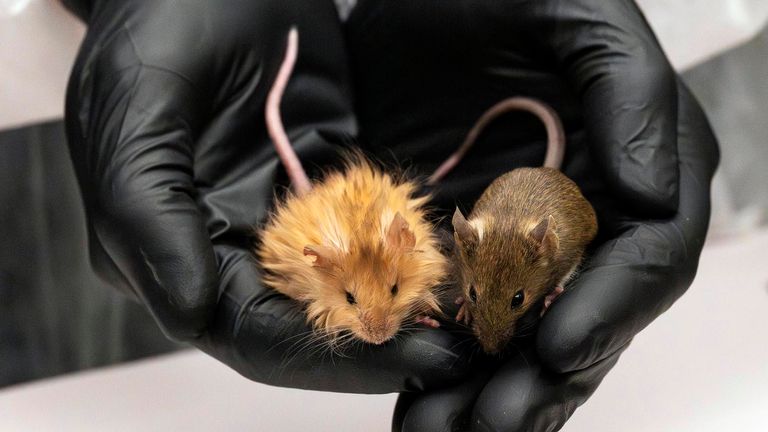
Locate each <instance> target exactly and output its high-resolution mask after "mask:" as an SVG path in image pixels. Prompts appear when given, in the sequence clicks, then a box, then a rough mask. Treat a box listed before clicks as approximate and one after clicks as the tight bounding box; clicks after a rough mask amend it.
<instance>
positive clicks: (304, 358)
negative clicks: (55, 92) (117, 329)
mask: <svg viewBox="0 0 768 432" xmlns="http://www.w3.org/2000/svg"><path fill="white" fill-rule="evenodd" d="M72 3H76V2H72ZM74 6H76V7H75V10H79V11H82V12H83V14H82V16H83V17H85V18H86V19H87V22H88V33H87V35H86V38H85V41H84V42H83V45H82V48H81V49H80V53H79V55H78V57H77V61H76V64H75V66H74V70H73V72H72V76H71V79H70V83H69V88H68V94H67V103H66V126H67V135H68V139H69V145H70V152H71V156H72V160H73V162H74V164H75V169H76V173H77V176H78V180H79V183H80V188H81V190H82V194H83V198H84V201H85V208H86V212H87V218H88V226H89V235H90V253H91V258H92V262H93V265H94V267H95V269H96V270H97V272H98V273H99V274H100V276H101V277H102V278H104V279H105V280H106V281H108V282H110V283H112V284H114V285H117V286H119V287H120V288H122V289H123V290H124V291H125V292H127V293H129V294H131V295H133V296H134V297H135V298H137V299H139V300H140V301H141V302H143V304H144V305H146V307H147V308H148V309H149V311H150V312H151V313H152V314H153V316H154V317H155V319H156V320H157V322H158V324H159V325H160V326H161V327H162V329H163V330H164V331H165V333H166V334H167V335H168V336H169V337H171V338H174V339H177V340H181V341H187V342H189V343H191V344H193V345H195V346H197V347H199V348H201V349H203V350H205V351H206V352H208V353H210V354H211V355H213V356H214V357H216V358H218V359H220V360H221V361H223V362H224V363H226V364H228V365H229V366H231V367H233V368H234V369H236V370H237V371H239V372H240V373H241V374H243V375H245V376H246V377H248V378H250V379H253V380H257V381H261V382H264V383H268V384H274V385H281V386H291V387H299V388H311V389H322V390H333V391H346V392H365V393H380V392H393V391H403V390H421V389H425V388H428V387H430V386H434V385H435V384H444V383H446V382H450V381H451V380H452V379H453V380H455V379H456V377H459V376H461V374H462V373H463V370H464V369H465V361H464V358H462V357H461V356H459V355H458V354H457V353H456V352H454V351H452V350H451V347H452V345H453V344H454V343H455V341H454V339H453V337H452V336H450V335H449V334H448V333H447V332H444V331H433V330H423V331H416V332H413V333H411V334H409V335H405V336H402V337H401V339H400V340H399V341H398V343H397V344H389V345H387V346H383V347H375V346H365V347H362V348H361V349H360V350H359V351H357V352H355V353H349V354H348V355H347V356H345V357H338V356H336V357H334V358H331V357H330V355H329V352H328V350H327V349H325V347H323V346H322V345H320V344H319V343H316V342H314V341H312V340H311V339H310V336H311V332H310V329H309V328H308V327H307V325H306V324H305V316H304V314H303V312H302V310H301V307H300V306H299V305H298V304H297V303H296V302H294V301H293V300H290V299H288V298H286V297H284V296H282V295H279V294H277V293H276V292H275V291H273V290H271V289H267V288H265V287H263V286H262V285H261V282H260V277H259V275H258V273H257V270H256V268H255V266H254V263H253V261H252V256H251V248H252V244H251V241H252V238H253V232H252V227H253V226H254V225H255V224H257V223H259V222H261V221H263V219H264V217H265V216H266V214H267V211H268V210H269V208H270V206H271V203H272V202H273V201H272V200H273V196H274V192H273V191H274V188H275V185H276V182H277V183H280V184H282V185H283V186H285V185H286V178H285V175H284V172H283V170H282V167H281V165H280V164H279V162H278V160H277V158H276V155H275V152H274V150H273V148H272V145H271V143H270V141H269V140H268V139H267V137H266V131H265V126H264V112H263V107H264V101H265V97H266V94H267V91H268V89H269V86H271V83H272V80H273V78H274V76H275V74H276V72H277V68H278V66H279V64H280V62H281V61H282V59H283V53H284V50H285V46H286V40H287V34H288V29H289V27H290V26H291V25H297V26H298V29H299V32H300V40H301V42H300V49H299V51H300V55H299V60H298V64H297V66H296V70H295V72H294V75H293V77H292V79H291V82H290V84H289V86H288V89H287V91H286V94H285V97H284V99H283V103H282V111H283V117H284V120H285V123H286V127H287V129H288V133H289V134H290V136H291V138H292V140H293V143H294V144H295V147H296V149H297V151H298V153H299V156H300V158H301V159H302V160H303V161H304V162H305V165H307V167H308V168H316V167H317V166H321V165H323V164H325V163H326V162H329V161H331V160H334V159H335V158H336V156H337V153H336V150H337V149H336V145H337V144H338V143H339V141H340V140H342V139H344V137H345V136H346V134H353V133H355V131H356V120H355V117H354V116H353V114H352V110H351V93H350V86H349V84H348V70H347V59H346V56H345V53H344V51H343V40H342V34H341V28H340V24H339V22H338V18H337V15H336V11H335V9H334V6H333V3H332V2H331V1H330V0H328V1H325V0H311V1H310V0H288V1H286V0H263V1H262V0H217V1H210V0H189V1H183V2H181V1H172V0H122V1H106V0H103V1H100V0H93V1H92V2H82V3H78V4H77V5H74ZM318 172H319V170H316V171H315V172H314V173H315V174H317V173H318Z"/></svg>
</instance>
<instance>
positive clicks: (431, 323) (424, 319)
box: [415, 315, 440, 328]
mask: <svg viewBox="0 0 768 432" xmlns="http://www.w3.org/2000/svg"><path fill="white" fill-rule="evenodd" d="M415 321H416V324H423V325H425V326H427V327H432V328H439V327H440V323H439V322H438V321H437V320H436V319H434V318H432V317H428V316H426V315H416V319H415Z"/></svg>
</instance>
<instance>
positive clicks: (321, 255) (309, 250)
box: [304, 245, 336, 269]
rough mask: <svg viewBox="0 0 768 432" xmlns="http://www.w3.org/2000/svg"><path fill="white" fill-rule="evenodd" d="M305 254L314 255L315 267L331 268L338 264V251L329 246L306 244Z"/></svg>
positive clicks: (313, 264)
mask: <svg viewBox="0 0 768 432" xmlns="http://www.w3.org/2000/svg"><path fill="white" fill-rule="evenodd" d="M304 256H308V257H312V258H314V259H315V260H314V261H313V262H312V266H313V267H321V268H324V269H330V268H332V267H333V266H334V265H336V251H334V250H333V248H331V247H329V246H320V245H306V246H304Z"/></svg>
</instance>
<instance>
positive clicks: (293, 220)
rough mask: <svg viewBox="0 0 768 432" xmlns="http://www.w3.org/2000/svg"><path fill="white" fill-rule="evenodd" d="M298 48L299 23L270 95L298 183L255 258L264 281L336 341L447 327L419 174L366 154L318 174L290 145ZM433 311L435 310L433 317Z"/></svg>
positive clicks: (260, 233) (444, 264) (287, 162)
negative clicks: (290, 88) (288, 97)
mask: <svg viewBox="0 0 768 432" xmlns="http://www.w3.org/2000/svg"><path fill="white" fill-rule="evenodd" d="M297 55H298V31H297V29H296V28H295V27H292V28H291V30H290V32H289V34H288V42H287V48H286V52H285V55H284V59H283V61H282V63H281V65H280V68H279V70H278V73H277V76H276V78H275V81H274V83H273V85H272V87H271V88H270V90H269V93H268V95H267V101H266V106H265V121H266V126H267V130H268V134H269V137H270V138H271V140H272V142H273V143H274V146H275V149H276V152H277V154H278V156H279V158H280V160H281V161H282V163H283V165H284V167H285V170H286V173H287V175H288V177H289V179H290V181H291V185H292V190H290V191H288V192H287V193H286V195H285V196H284V197H282V198H281V199H276V202H275V204H274V209H273V210H272V212H271V213H270V215H269V216H268V217H267V220H266V222H265V224H264V226H263V227H261V228H259V229H258V230H257V237H258V238H260V240H259V243H258V245H257V246H256V250H255V255H256V258H257V261H258V263H259V265H260V267H261V270H262V274H263V281H264V283H265V284H266V285H267V286H268V287H270V288H272V289H274V290H276V291H278V292H280V293H282V294H284V295H286V296H288V297H290V298H292V299H294V300H297V301H299V302H300V303H301V304H302V305H303V308H304V311H305V312H306V317H307V321H308V323H310V324H311V326H312V328H313V329H314V330H315V331H317V332H319V333H321V334H322V335H325V336H327V337H329V338H332V339H344V340H348V339H350V338H354V340H359V341H363V342H366V343H370V344H375V345H380V344H383V343H385V342H387V341H389V340H390V339H392V338H393V337H394V336H395V335H396V334H397V333H398V331H399V330H400V329H401V328H402V327H403V326H404V325H405V324H407V323H420V324H423V325H426V326H429V327H439V325H440V324H439V322H438V321H437V320H435V319H434V318H432V317H431V316H435V315H439V314H441V310H440V305H439V302H438V299H437V290H438V289H439V287H440V286H441V285H442V284H443V282H444V281H445V280H446V276H447V268H448V258H447V257H446V256H445V254H444V253H443V252H442V251H441V248H440V245H439V242H438V239H437V237H436V235H435V231H434V225H433V224H431V223H430V222H429V217H430V215H429V214H428V212H427V208H426V204H427V203H428V201H429V200H430V197H429V196H428V195H418V193H419V189H420V186H419V184H417V183H416V182H415V181H412V180H408V179H406V178H404V176H403V175H399V176H398V175H394V174H390V173H389V172H387V171H385V170H383V169H381V168H380V167H378V166H377V165H375V164H374V163H373V162H371V161H370V160H369V159H368V158H366V157H365V156H364V155H363V154H362V153H361V152H360V151H352V152H350V153H349V154H347V155H346V156H345V164H344V167H343V169H340V170H336V171H329V172H327V173H326V174H325V175H324V176H323V178H322V179H320V180H315V181H312V180H310V179H309V178H308V176H307V175H306V172H305V171H304V169H303V167H302V165H301V162H300V160H299V159H298V157H297V155H296V153H295V151H294V150H293V147H292V146H291V143H290V140H289V138H288V135H287V134H286V132H285V129H284V126H283V123H282V119H281V116H280V102H281V99H282V95H283V92H284V90H285V87H286V86H287V83H288V81H289V78H290V75H291V73H292V70H293V67H294V64H295V62H296V59H297ZM430 315H431V316H430Z"/></svg>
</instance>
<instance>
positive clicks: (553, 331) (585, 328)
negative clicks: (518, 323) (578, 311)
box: [536, 317, 604, 373]
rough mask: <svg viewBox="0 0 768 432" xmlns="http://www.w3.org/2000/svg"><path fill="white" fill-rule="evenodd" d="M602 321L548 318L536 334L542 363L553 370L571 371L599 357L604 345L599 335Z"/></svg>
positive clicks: (537, 348)
mask: <svg viewBox="0 0 768 432" xmlns="http://www.w3.org/2000/svg"><path fill="white" fill-rule="evenodd" d="M600 326H601V323H600V321H599V320H598V319H597V318H596V317H594V319H588V318H586V317H580V318H579V319H578V320H575V322H566V321H563V320H562V319H561V320H556V321H553V320H544V321H542V324H541V327H540V328H539V331H538V333H537V336H536V350H537V353H538V355H539V358H540V360H541V362H542V364H543V365H544V366H545V367H546V368H548V369H549V370H551V371H554V372H557V373H567V372H572V371H575V370H579V369H583V368H584V367H587V366H589V365H591V364H592V363H594V362H595V361H597V360H599V358H598V357H599V353H600V352H603V350H602V348H604V346H603V345H604V344H602V343H600V342H599V341H598V340H597V338H596V337H595V335H596V334H597V331H596V329H598V328H599V327H600Z"/></svg>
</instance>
